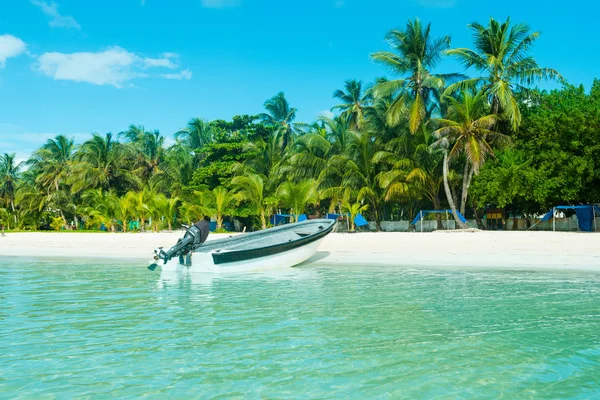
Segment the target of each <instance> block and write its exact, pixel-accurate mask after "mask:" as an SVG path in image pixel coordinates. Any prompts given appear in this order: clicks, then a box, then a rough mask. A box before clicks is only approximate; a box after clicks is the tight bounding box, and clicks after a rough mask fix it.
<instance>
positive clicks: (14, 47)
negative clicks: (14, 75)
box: [0, 35, 27, 68]
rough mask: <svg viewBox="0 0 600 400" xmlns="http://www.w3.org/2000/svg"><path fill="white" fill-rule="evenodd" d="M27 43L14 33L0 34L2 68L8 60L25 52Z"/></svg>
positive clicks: (0, 61) (0, 65)
mask: <svg viewBox="0 0 600 400" xmlns="http://www.w3.org/2000/svg"><path fill="white" fill-rule="evenodd" d="M26 48H27V45H26V44H25V42H24V41H22V40H21V39H19V38H18V37H15V36H13V35H0V68H4V65H5V64H6V60H7V59H9V58H11V57H16V56H18V55H20V54H22V53H24V52H25V49H26Z"/></svg>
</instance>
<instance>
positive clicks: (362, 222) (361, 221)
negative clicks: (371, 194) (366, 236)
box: [354, 214, 369, 226]
mask: <svg viewBox="0 0 600 400" xmlns="http://www.w3.org/2000/svg"><path fill="white" fill-rule="evenodd" d="M354 225H356V226H365V225H369V223H368V222H367V220H366V219H365V217H363V216H362V215H361V214H357V215H356V217H354Z"/></svg>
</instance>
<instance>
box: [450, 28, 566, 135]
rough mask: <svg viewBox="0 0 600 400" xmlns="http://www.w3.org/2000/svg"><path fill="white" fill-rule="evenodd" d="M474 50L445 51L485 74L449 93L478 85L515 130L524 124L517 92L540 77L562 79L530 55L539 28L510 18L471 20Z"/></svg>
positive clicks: (493, 106) (494, 111)
mask: <svg viewBox="0 0 600 400" xmlns="http://www.w3.org/2000/svg"><path fill="white" fill-rule="evenodd" d="M469 28H471V30H472V31H473V38H474V41H475V50H471V49H468V48H457V49H452V50H448V51H447V52H446V53H447V54H450V55H453V56H456V57H457V58H458V59H459V60H460V61H461V62H462V63H463V65H464V66H465V68H471V67H473V68H475V69H477V70H478V71H481V72H482V73H483V74H484V76H482V77H479V78H472V79H466V80H463V81H462V82H457V83H455V84H453V85H450V86H449V87H448V89H447V90H446V93H450V92H456V91H462V90H464V89H474V88H476V87H479V88H481V90H482V91H483V92H484V93H485V94H486V95H487V96H489V98H490V101H491V103H492V113H493V114H495V115H505V116H506V118H507V119H508V120H509V121H510V124H511V127H512V129H513V130H516V129H517V128H518V127H519V125H520V124H521V112H520V110H519V104H518V102H517V100H516V97H515V92H516V91H519V90H527V86H529V85H531V84H532V83H535V82H537V81H539V80H541V79H554V78H559V79H561V76H560V74H559V73H558V72H557V71H556V70H554V69H550V68H541V67H540V66H539V65H538V63H537V61H536V60H535V59H534V58H533V57H531V56H530V55H529V50H530V49H531V47H532V46H533V44H534V43H535V41H536V40H537V39H538V38H539V36H540V33H539V32H533V33H530V32H529V26H527V25H526V24H517V25H513V26H511V22H510V18H507V20H506V22H504V23H500V22H499V21H497V20H495V19H494V18H490V20H489V23H488V26H487V27H484V26H483V25H481V24H478V23H476V22H475V23H472V24H470V25H469Z"/></svg>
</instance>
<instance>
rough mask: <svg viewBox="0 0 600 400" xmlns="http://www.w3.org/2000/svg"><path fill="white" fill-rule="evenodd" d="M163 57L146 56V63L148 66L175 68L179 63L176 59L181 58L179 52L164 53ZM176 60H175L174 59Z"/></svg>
mask: <svg viewBox="0 0 600 400" xmlns="http://www.w3.org/2000/svg"><path fill="white" fill-rule="evenodd" d="M160 56H161V58H144V64H145V66H146V68H153V67H162V68H169V69H175V68H177V63H176V62H174V61H178V60H179V54H177V53H162V54H161V55H160ZM173 60H174V61H173Z"/></svg>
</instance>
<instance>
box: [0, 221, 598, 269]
mask: <svg viewBox="0 0 600 400" xmlns="http://www.w3.org/2000/svg"><path fill="white" fill-rule="evenodd" d="M182 234H183V232H180V231H179V232H169V233H166V232H165V233H130V234H129V233H128V234H123V233H68V232H66V233H53V232H52V233H10V232H9V233H7V234H6V236H5V237H0V257H2V256H23V257H68V258H73V257H81V258H119V259H122V260H124V261H127V262H140V263H142V264H144V263H145V262H146V261H147V260H149V259H150V256H151V254H152V251H153V250H154V249H155V248H157V247H159V246H164V247H170V246H172V245H173V244H174V243H175V242H176V241H177V239H178V238H179V237H181V236H182ZM223 236H224V235H211V236H210V237H209V240H210V239H216V238H218V237H223ZM309 261H310V262H311V263H313V264H315V265H340V266H342V265H346V266H347V265H365V266H369V265H389V266H398V267H427V268H484V269H485V268H493V269H497V268H501V269H524V270H537V269H553V270H588V271H599V272H600V235H598V234H585V233H566V232H487V231H482V232H453V231H439V232H433V233H355V234H343V233H332V234H330V235H329V236H327V237H326V238H325V240H324V241H323V243H322V244H321V247H320V248H319V251H318V252H317V254H315V256H314V257H313V258H312V259H311V260H309Z"/></svg>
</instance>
